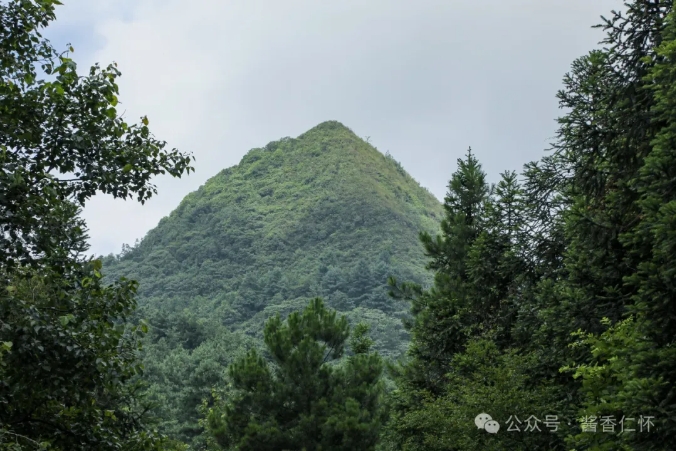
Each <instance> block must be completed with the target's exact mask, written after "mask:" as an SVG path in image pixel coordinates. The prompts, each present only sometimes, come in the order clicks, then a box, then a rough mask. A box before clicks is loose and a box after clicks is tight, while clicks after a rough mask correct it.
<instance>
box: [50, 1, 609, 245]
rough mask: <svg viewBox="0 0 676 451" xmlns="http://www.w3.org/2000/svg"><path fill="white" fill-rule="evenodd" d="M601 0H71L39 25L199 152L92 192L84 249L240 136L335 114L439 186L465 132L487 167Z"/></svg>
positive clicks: (528, 137)
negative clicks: (146, 197)
mask: <svg viewBox="0 0 676 451" xmlns="http://www.w3.org/2000/svg"><path fill="white" fill-rule="evenodd" d="M619 6H621V3H620V2H618V1H611V0H598V1H595V2H590V1H589V0H565V1H564V0H548V1H541V0H511V1H509V2H506V1H504V0H491V1H488V0H486V1H481V2H477V1H476V0H454V1H451V0H420V1H415V2H414V1H410V0H396V1H395V0H369V1H368V2H365V1H357V0H343V1H339V2H336V1H334V2H328V1H327V2H324V1H316V0H284V1H279V0H265V1H263V0H229V1H220V0H191V1H187V0H124V1H120V0H71V1H70V2H67V4H66V5H65V6H64V7H63V8H62V9H61V10H60V11H59V19H58V22H57V24H56V25H55V28H54V30H52V32H51V35H50V36H51V37H52V40H53V41H54V42H55V43H56V44H60V43H61V42H63V43H64V44H65V42H66V41H71V42H72V43H73V45H74V46H75V48H76V54H75V56H76V60H77V61H78V62H79V63H80V64H81V66H83V67H85V66H87V65H89V64H91V63H93V62H94V61H99V62H101V63H102V64H107V63H109V62H112V61H117V62H118V64H119V68H120V70H121V71H122V73H123V75H122V77H121V79H120V90H121V101H122V108H126V115H127V116H128V117H129V118H130V119H135V118H137V117H139V116H141V115H145V114H147V115H148V117H149V119H150V121H151V129H152V130H153V132H154V133H155V135H156V136H157V137H158V138H160V139H164V140H166V141H168V144H169V145H170V146H171V147H178V148H179V149H181V150H184V151H191V152H193V153H194V154H195V155H196V157H197V162H196V169H197V173H196V174H191V175H190V176H189V177H188V178H184V179H181V180H174V179H168V178H161V179H158V180H157V185H158V188H159V191H160V194H159V195H158V196H157V198H155V199H153V200H151V201H150V202H149V203H147V204H146V205H145V206H141V205H138V204H136V203H132V202H121V201H113V200H111V199H109V198H104V197H97V198H95V199H93V200H92V201H91V203H90V204H89V205H88V206H87V208H86V209H85V217H86V219H87V221H88V223H89V226H90V229H91V231H90V235H91V243H92V251H93V252H96V253H108V252H111V251H115V252H117V251H119V249H120V246H121V244H122V243H123V242H127V243H131V242H133V241H134V240H135V239H136V238H141V237H142V236H143V235H144V234H145V233H146V232H147V231H148V230H149V229H150V228H152V227H153V226H154V225H155V224H157V222H158V221H159V219H160V218H161V217H163V216H166V215H167V214H168V213H169V212H170V211H171V210H172V209H173V208H175V207H176V206H177V205H178V203H179V202H180V200H181V199H182V198H183V196H184V195H185V194H187V193H188V192H190V191H192V190H194V189H196V188H197V187H198V186H199V185H201V184H203V183H204V181H206V179H208V178H209V177H211V176H213V175H214V174H215V173H217V172H219V171H220V170H221V169H223V168H225V167H228V166H232V165H233V164H236V163H238V161H239V159H240V158H241V157H242V155H243V154H244V153H246V151H248V150H249V149H250V148H252V147H259V146H263V145H265V144H266V143H267V142H268V141H271V140H274V139H278V138H280V137H282V136H296V135H298V134H300V133H302V132H303V131H305V130H306V129H308V128H310V127H312V126H314V125H316V124H318V123H319V122H322V121H325V120H330V119H336V120H339V121H341V122H343V123H344V124H345V125H347V126H349V127H350V128H352V129H353V130H355V131H356V132H357V133H359V134H361V135H364V136H365V135H370V136H371V137H372V138H371V142H373V143H375V145H376V146H378V147H379V148H380V149H381V150H382V151H385V150H390V152H391V153H392V154H393V155H394V156H395V157H396V158H397V159H399V160H401V161H402V163H403V164H404V166H405V167H406V168H407V169H408V170H409V172H411V173H412V175H413V176H414V177H416V178H417V179H418V180H419V181H421V183H422V184H423V185H424V186H427V187H429V188H430V189H431V190H432V191H433V192H434V193H435V194H436V195H437V196H439V197H442V196H443V194H444V192H445V185H446V183H447V180H448V178H449V177H450V174H451V172H452V171H453V170H454V168H455V160H456V158H458V157H460V156H461V155H462V154H463V153H464V151H465V150H466V148H467V146H468V145H472V147H473V149H474V150H475V152H476V153H477V154H478V156H479V157H480V158H481V159H482V160H483V162H484V167H485V168H486V169H487V171H488V172H489V173H490V175H491V176H492V178H493V179H494V178H495V177H494V176H495V175H496V174H497V173H498V172H500V171H502V170H504V169H519V167H520V166H521V165H522V164H523V163H525V162H526V161H528V160H532V159H535V158H538V157H539V156H540V155H541V153H542V150H543V149H544V148H545V147H547V138H548V137H550V136H552V135H553V133H554V131H555V123H554V119H555V116H556V115H557V102H556V99H555V92H556V90H557V89H558V88H559V87H560V80H561V77H562V76H563V74H564V72H565V71H566V70H567V68H568V67H569V65H570V63H571V62H572V59H573V58H575V57H577V56H580V55H581V54H584V53H586V52H587V51H588V50H590V49H591V48H592V47H593V46H594V44H595V43H596V42H597V41H598V40H599V39H600V38H601V36H602V35H601V33H600V32H599V31H593V30H591V29H590V26H591V25H593V24H595V23H597V22H598V16H599V15H600V14H606V13H608V12H609V11H610V10H611V9H613V8H617V7H619Z"/></svg>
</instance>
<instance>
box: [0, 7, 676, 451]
mask: <svg viewBox="0 0 676 451" xmlns="http://www.w3.org/2000/svg"><path fill="white" fill-rule="evenodd" d="M58 4H59V2H57V1H55V0H13V1H9V2H6V3H3V4H0V23H1V24H2V26H1V27H0V127H1V128H0V164H1V165H2V166H1V167H2V171H0V217H1V218H2V226H3V234H2V236H1V237H0V239H2V240H3V243H2V246H0V273H1V274H2V287H0V449H2V450H24V449H28V450H38V449H39V450H64V451H65V450H93V449H96V450H139V451H140V450H151V449H157V450H159V449H174V450H188V449H195V450H198V449H201V450H218V449H227V450H241V451H244V450H252V451H253V450H270V451H274V450H279V451H282V450H299V451H300V450H306V451H310V450H317V451H319V450H327V449H336V450H342V449H344V450H348V449H361V450H406V451H418V450H420V451H422V450H425V451H428V450H432V451H433V450H439V451H441V450H448V451H450V450H535V449H537V450H539V449H541V450H562V451H563V450H582V449H588V450H613V451H614V450H668V449H675V448H676V445H673V444H672V443H673V437H675V436H676V407H675V406H676V399H675V398H676V392H675V391H674V387H675V386H676V354H675V351H674V349H676V346H674V345H675V343H674V330H676V285H675V284H674V280H676V279H675V274H676V260H675V259H674V255H676V113H674V111H676V94H675V93H676V90H675V89H674V84H675V83H676V16H675V14H676V13H674V12H673V4H672V3H671V2H666V1H658V0H634V1H630V2H628V3H627V4H626V5H625V10H624V11H623V12H622V13H618V12H613V13H611V14H610V15H609V17H608V18H607V19H603V23H602V24H601V25H600V27H601V28H603V29H604V30H605V33H606V38H605V40H604V41H603V42H602V43H601V46H600V47H599V48H598V49H595V50H592V51H591V52H589V53H588V54H587V55H584V56H581V57H580V58H578V59H577V60H575V61H574V62H573V63H572V66H571V70H570V72H569V73H568V74H566V75H565V76H564V78H563V88H562V89H561V91H560V92H559V93H558V94H557V96H558V99H559V101H560V105H561V107H562V108H563V109H564V113H563V114H562V116H561V117H560V118H559V120H558V121H559V131H558V135H557V138H556V140H555V142H554V143H553V146H552V149H550V150H551V151H550V152H549V153H547V154H545V155H544V156H543V157H542V158H541V159H540V160H539V161H537V162H532V163H529V164H527V165H525V167H524V170H523V171H522V172H521V173H515V172H510V171H507V172H504V173H503V174H501V176H500V179H499V181H498V182H497V183H495V184H490V183H488V181H487V180H488V176H487V174H486V173H485V172H484V171H483V169H482V165H481V162H480V161H479V160H478V159H477V158H476V156H475V155H474V154H473V153H472V151H471V149H469V150H467V152H466V154H465V156H464V157H463V158H460V159H459V160H458V166H457V169H456V171H455V172H454V173H453V174H449V176H450V181H449V184H448V192H447V195H446V197H445V199H444V201H443V204H440V203H439V202H438V201H437V200H436V199H434V197H433V196H432V195H431V194H430V193H429V192H427V191H426V190H424V189H423V188H421V187H420V186H419V185H418V184H417V183H416V182H415V181H414V180H413V179H412V178H411V177H410V176H409V175H408V174H407V173H406V171H405V170H404V169H403V168H402V167H401V165H400V164H398V163H397V162H396V161H394V160H393V159H392V158H391V157H390V156H389V155H383V154H381V153H380V152H379V151H378V150H377V149H375V148H373V147H372V146H371V145H369V144H368V143H366V142H364V141H363V140H361V139H360V138H358V137H357V136H356V135H354V133H352V132H351V131H350V130H349V129H348V128H347V127H345V126H344V125H342V124H340V123H338V122H336V121H329V122H324V123H322V124H319V125H318V126H316V127H314V128H313V129H311V130H309V131H307V132H306V133H304V134H303V135H301V136H299V137H297V138H294V139H292V138H284V139H281V140H279V141H276V142H272V143H270V144H268V145H267V146H265V147H263V148H258V149H253V150H251V151H250V152H249V153H247V155H246V156H245V157H244V158H243V159H242V161H241V162H240V164H239V165H237V166H235V167H232V168H228V169H225V170H224V171H222V172H221V173H219V174H218V175H217V176H215V177H213V178H212V179H210V180H209V181H208V182H207V183H206V184H205V185H204V186H202V187H201V188H200V189H199V190H198V191H196V192H194V193H192V194H190V195H189V196H187V197H186V198H185V199H184V200H183V201H182V202H181V204H180V205H179V207H178V208H177V209H176V210H175V211H174V212H172V214H171V215H170V216H168V217H167V218H164V219H163V220H162V221H160V223H159V224H158V226H157V227H156V228H155V229H153V230H151V231H150V232H149V233H148V234H147V235H146V236H145V237H144V238H143V239H142V240H141V241H139V242H138V243H137V244H136V245H135V246H133V247H131V246H125V248H124V249H123V252H122V254H120V255H117V256H115V255H110V256H107V257H100V258H97V259H94V258H88V257H85V252H86V251H87V236H86V224H85V223H84V221H83V220H82V219H81V218H80V211H81V208H82V207H83V206H84V205H85V204H86V203H87V201H88V199H89V198H91V196H93V195H94V194H96V193H106V194H111V195H113V196H116V197H121V198H133V197H135V198H136V199H137V200H139V201H141V202H144V201H145V200H147V199H148V198H149V197H150V196H152V195H153V194H154V193H155V189H154V186H153V185H152V178H153V177H154V176H156V175H159V174H165V173H169V174H171V175H173V176H181V175H182V174H185V173H188V172H190V171H191V170H192V167H191V166H190V163H191V160H192V158H191V156H190V155H189V154H185V153H182V152H180V151H178V150H175V149H173V150H168V149H166V146H165V144H164V142H162V141H159V140H157V139H156V138H154V137H153V136H152V134H151V133H150V131H149V128H148V120H147V118H145V117H143V118H141V120H140V123H139V124H138V125H130V124H127V123H126V122H125V121H124V120H123V119H122V118H121V117H120V116H119V114H118V112H117V109H116V105H117V95H118V88H117V85H116V79H117V77H118V76H119V75H120V74H119V72H118V71H117V69H116V68H115V66H109V67H107V68H105V69H102V68H100V67H99V66H95V67H94V68H92V69H91V71H89V72H88V75H84V76H82V75H79V74H78V72H77V66H76V64H75V62H74V61H73V60H72V59H71V58H70V57H69V56H68V55H69V54H68V53H58V52H57V50H56V49H54V48H53V47H52V46H51V44H50V43H49V42H48V41H46V40H45V39H43V38H42V36H41V35H40V30H41V29H42V28H44V27H46V26H47V25H48V24H49V23H50V22H52V21H53V20H55V7H56V6H57V5H58Z"/></svg>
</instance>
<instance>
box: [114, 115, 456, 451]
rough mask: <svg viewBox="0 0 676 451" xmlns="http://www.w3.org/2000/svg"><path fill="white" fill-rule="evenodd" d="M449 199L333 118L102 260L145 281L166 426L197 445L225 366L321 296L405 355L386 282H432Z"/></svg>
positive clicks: (243, 164) (385, 348)
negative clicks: (433, 238)
mask: <svg viewBox="0 0 676 451" xmlns="http://www.w3.org/2000/svg"><path fill="white" fill-rule="evenodd" d="M442 214H443V208H442V206H441V203H440V202H439V201H438V200H437V199H436V198H435V197H434V196H433V195H432V194H431V193H430V192H429V191H427V190H425V189H423V188H422V187H420V185H419V184H418V183H417V182H416V181H415V180H414V179H413V178H412V177H411V176H410V175H408V173H407V172H406V171H405V170H404V169H403V167H402V166H401V165H400V164H399V163H398V162H396V161H395V160H394V159H393V158H392V157H391V156H389V155H384V154H382V153H381V152H380V151H378V150H377V149H376V148H375V147H373V146H371V145H370V144H368V143H366V142H365V141H364V140H362V139H361V138H359V137H358V136H357V135H355V134H354V133H353V132H352V131H351V130H350V129H349V128H347V127H345V126H344V125H343V124H341V123H339V122H336V121H327V122H323V123H321V124H319V125H317V126H316V127H313V128H312V129H310V130H308V131H307V132H305V133H303V134H301V135H300V136H299V137H298V138H288V137H287V138H282V139H280V140H278V141H273V142H270V143H268V144H267V145H266V146H264V147H260V148H255V149H251V150H250V151H249V152H248V153H247V154H246V155H245V156H244V157H243V158H242V160H241V161H240V163H239V164H237V165H235V166H232V167H229V168H226V169H224V170H222V171H220V172H219V173H218V174H216V175H215V176H214V177H212V178H210V179H209V180H207V181H206V182H205V183H204V185H202V186H201V187H200V188H199V189H197V190H196V191H194V192H192V193H190V194H188V195H187V196H185V198H184V199H183V200H182V201H181V202H180V204H179V206H178V207H177V208H176V209H175V210H174V211H172V212H171V213H170V214H169V215H168V216H167V217H165V218H162V220H160V222H159V223H158V225H157V226H156V227H155V228H153V229H152V230H150V231H149V232H148V233H147V234H146V236H145V237H144V238H143V239H142V240H141V241H140V242H139V243H138V244H137V245H136V246H134V247H133V248H130V249H127V250H126V252H124V253H123V254H122V255H119V256H112V255H111V256H108V257H104V258H103V272H104V274H105V276H106V277H107V278H109V279H117V278H118V277H127V278H133V279H136V280H138V281H139V290H138V302H139V310H138V314H139V315H140V316H141V317H144V318H146V319H147V320H148V323H149V325H150V332H149V334H148V336H147V337H146V342H145V345H144V346H145V351H144V353H145V354H144V365H145V366H146V374H145V378H146V380H147V381H148V382H149V383H150V393H151V399H154V400H157V401H158V405H161V406H163V407H162V409H164V410H163V411H162V412H157V414H158V416H160V417H161V418H165V419H166V421H165V422H164V423H163V426H162V428H163V430H164V431H165V432H166V433H168V434H170V435H172V436H174V437H176V438H179V439H181V440H183V441H186V442H191V443H193V444H196V443H197V442H195V441H196V440H197V441H199V440H201V439H200V437H202V436H201V432H200V431H201V426H199V425H198V423H197V418H198V414H197V410H196V409H198V408H199V405H200V403H201V400H202V399H203V398H204V397H208V396H209V393H210V389H211V387H212V386H214V385H219V384H224V383H225V379H224V373H225V371H224V370H225V367H226V366H227V365H228V364H229V362H231V361H232V359H233V358H234V357H235V356H237V355H240V354H241V353H243V352H245V351H246V350H247V349H249V348H251V347H252V346H256V347H261V343H262V330H263V325H264V323H265V321H266V320H267V319H268V318H270V317H271V316H274V315H276V314H279V315H281V316H282V317H286V316H287V315H288V314H289V313H290V312H292V311H296V310H300V309H302V308H304V307H305V306H306V305H307V302H308V301H309V299H311V298H313V297H322V298H323V299H325V300H326V302H327V304H328V305H329V306H330V307H331V308H334V309H337V310H339V311H340V312H341V313H342V314H345V315H346V316H347V317H348V320H349V321H350V322H351V323H352V324H355V323H357V322H361V321H364V322H366V323H368V324H370V326H371V336H372V338H373V339H374V342H375V348H376V349H378V351H379V352H381V353H382V354H383V355H384V356H385V357H386V358H391V359H396V358H398V357H400V356H402V355H403V354H404V352H405V351H406V349H407V346H408V341H409V335H408V332H407V331H406V330H405V328H404V327H403V325H402V321H401V320H402V319H403V318H406V317H408V316H409V306H408V304H407V303H406V302H404V301H401V300H394V299H392V298H390V297H389V296H388V294H387V291H388V290H387V283H386V282H387V277H388V276H395V277H397V278H399V279H404V280H409V281H414V282H418V283H420V284H423V285H428V284H430V283H431V275H430V274H429V273H428V272H426V271H425V270H424V267H425V263H426V258H425V255H424V252H423V248H422V245H421V244H420V242H419V239H418V234H419V232H420V231H423V230H424V231H427V232H430V233H433V234H434V233H436V232H437V231H438V229H439V223H440V220H441V218H442Z"/></svg>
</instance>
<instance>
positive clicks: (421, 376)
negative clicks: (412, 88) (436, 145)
mask: <svg viewBox="0 0 676 451" xmlns="http://www.w3.org/2000/svg"><path fill="white" fill-rule="evenodd" d="M675 19H676V17H675V16H674V13H673V12H672V4H671V3H669V2H656V1H643V0H642V1H634V2H631V3H629V4H627V13H626V15H622V14H614V15H613V16H612V17H611V19H609V20H607V21H606V23H605V29H606V30H607V32H608V34H607V38H606V40H605V42H604V43H605V44H606V48H604V49H603V50H595V51H593V52H591V53H589V54H588V55H586V56H584V57H582V58H580V59H578V60H576V61H575V62H574V63H573V66H572V70H571V72H570V73H569V74H567V75H566V77H565V78H564V88H563V89H562V90H561V92H560V93H559V95H558V97H559V99H560V101H561V106H562V107H565V108H567V109H568V113H567V114H566V115H565V116H563V117H562V118H561V119H560V120H559V123H560V130H559V134H558V140H557V142H556V143H555V146H554V149H553V150H554V152H553V154H552V155H550V156H547V157H545V158H543V159H542V161H540V162H538V163H532V164H529V165H527V166H526V170H525V171H524V174H523V177H522V178H521V180H518V179H517V178H516V177H515V176H514V174H510V173H506V174H504V175H503V177H502V180H501V181H500V183H498V184H497V185H496V186H495V187H489V186H488V185H487V184H486V182H485V177H484V174H483V173H482V172H481V170H480V166H479V163H478V162H477V161H476V160H475V159H474V157H473V156H472V155H471V154H469V155H468V156H467V158H466V159H465V160H461V161H460V162H459V169H458V171H457V172H456V173H455V174H454V175H453V178H452V179H451V183H450V185H449V193H448V196H447V198H446V200H445V204H444V206H445V208H446V217H445V219H444V221H443V222H442V230H443V233H442V235H441V236H439V237H437V238H436V239H433V238H432V237H430V236H428V235H426V234H423V235H422V241H423V244H424V245H425V248H426V249H427V253H428V254H429V255H430V257H431V261H430V264H429V267H430V268H431V269H433V270H434V271H435V284H434V287H433V288H431V289H429V290H423V289H421V288H420V287H418V286H416V285H415V284H410V283H403V284H400V283H398V282H397V281H396V280H392V281H391V284H392V287H393V291H394V294H395V295H398V296H400V297H407V298H409V299H411V302H412V305H413V312H414V314H415V320H414V323H413V326H412V329H411V332H412V345H411V349H410V361H409V362H407V363H405V364H403V365H401V366H400V367H399V368H398V375H397V390H396V392H395V393H394V396H393V399H394V405H393V410H392V412H391V418H392V420H391V422H390V425H389V431H388V434H387V437H386V440H385V441H386V442H387V444H388V446H389V447H390V448H391V449H402V450H474V449H476V450H487V449H495V450H498V449H529V450H530V449H546V450H556V449H561V450H567V449H572V448H574V449H593V450H620V449H621V450H634V449H635V450H639V449H640V450H664V449H673V437H674V436H676V422H675V418H676V416H675V410H674V409H675V408H676V407H675V406H676V403H674V396H675V392H674V386H676V385H675V384H676V372H675V371H674V368H675V366H674V365H676V355H674V344H675V343H674V330H675V329H674V326H675V325H674V321H676V313H675V312H676V310H675V309H676V292H675V291H674V283H673V282H674V274H675V272H674V261H675V260H674V255H676V253H675V252H674V251H676V209H674V207H675V206H676V190H675V189H674V188H675V187H676V173H675V172H674V171H675V169H676V165H675V163H676V160H675V158H676V153H675V149H676V146H675V145H674V144H676V141H675V136H676V135H675V134H674V129H675V126H676V122H675V120H676V116H674V103H673V102H674V92H675V91H674V83H675V82H676V78H675V77H674V74H676V53H675V52H674V49H676V22H675ZM480 412H486V413H488V414H489V415H491V416H492V417H493V419H495V420H497V421H498V422H499V423H501V424H502V427H503V429H502V430H501V431H500V432H499V433H497V434H490V433H488V432H487V431H485V430H483V429H480V428H477V427H476V426H475V425H474V422H473V419H474V417H475V416H476V415H477V414H479V413H480ZM548 416H549V421H547V420H548V418H547V417H548ZM555 416H556V417H557V418H556V421H554V417H555ZM510 417H512V421H511V423H510V422H509V421H508V420H510ZM515 418H519V419H520V421H522V422H523V424H519V423H518V422H517V421H516V420H515ZM528 419H530V421H528V423H530V430H529V429H528V427H529V426H528V424H527V423H526V421H527V420H528ZM535 419H537V420H539V423H538V422H536V421H535ZM546 422H548V423H549V425H546ZM555 423H558V424H555ZM534 425H537V426H538V427H539V428H540V429H541V430H542V432H537V431H534V429H533V427H534ZM547 426H549V427H547ZM514 427H520V429H521V432H516V431H514V430H512V431H511V432H510V431H509V430H508V428H514ZM505 429H507V430H505Z"/></svg>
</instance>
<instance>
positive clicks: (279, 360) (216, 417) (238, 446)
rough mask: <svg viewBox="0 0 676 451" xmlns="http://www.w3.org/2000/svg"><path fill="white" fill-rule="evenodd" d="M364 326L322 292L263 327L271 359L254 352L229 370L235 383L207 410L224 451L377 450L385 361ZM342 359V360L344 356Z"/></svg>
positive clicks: (217, 439) (211, 427) (214, 432)
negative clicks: (327, 301) (330, 305)
mask: <svg viewBox="0 0 676 451" xmlns="http://www.w3.org/2000/svg"><path fill="white" fill-rule="evenodd" d="M366 332H367V328H365V326H364V325H358V326H356V327H355V329H354V331H353V334H352V340H351V343H350V345H351V348H352V351H353V355H351V356H349V357H347V358H342V357H343V354H344V352H345V350H346V344H347V340H348V337H349V336H350V328H349V326H348V323H347V319H346V318H345V317H344V316H341V317H337V315H336V312H335V311H333V310H329V309H327V308H326V307H325V306H324V304H323V302H322V301H321V300H320V299H318V298H316V299H314V300H312V301H311V302H310V304H309V305H308V307H307V308H306V309H305V310H304V311H303V312H302V313H301V312H294V313H292V314H291V315H289V317H288V318H287V320H286V322H283V321H282V319H281V318H280V317H279V315H278V316H276V317H273V318H271V319H270V320H269V321H268V322H267V323H266V326H265V344H266V347H267V351H268V352H269V353H270V356H271V360H272V362H268V361H267V360H266V359H265V358H264V357H263V356H262V355H260V354H259V353H258V352H257V351H256V350H252V351H250V352H249V353H248V354H247V355H246V356H244V357H243V358H241V359H239V360H238V361H236V362H234V363H233V364H232V365H231V366H230V367H229V368H228V375H229V378H230V383H231V386H229V387H228V389H227V390H226V394H225V395H224V396H223V398H222V400H221V401H217V404H216V406H215V407H214V408H212V409H211V410H210V411H209V413H208V422H209V425H210V430H211V431H212V434H213V435H214V437H215V439H216V441H217V443H218V444H219V445H220V446H221V447H222V448H223V449H233V450H241V451H245V450H252V451H253V450H256V451H265V450H270V451H273V450H283V449H298V450H300V449H304V450H307V451H319V450H345V451H348V450H354V449H360V450H373V449H375V445H376V443H377V440H378V437H379V433H380V426H381V423H382V422H383V410H382V405H381V398H382V396H383V386H382V383H381V381H380V378H381V373H382V369H383V366H382V362H381V359H380V357H379V356H378V354H377V353H373V352H370V347H371V344H372V343H371V341H370V340H369V339H368V337H366ZM341 358H342V359H341Z"/></svg>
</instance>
